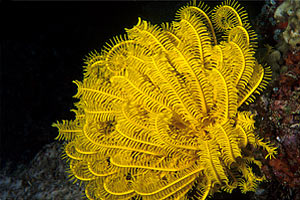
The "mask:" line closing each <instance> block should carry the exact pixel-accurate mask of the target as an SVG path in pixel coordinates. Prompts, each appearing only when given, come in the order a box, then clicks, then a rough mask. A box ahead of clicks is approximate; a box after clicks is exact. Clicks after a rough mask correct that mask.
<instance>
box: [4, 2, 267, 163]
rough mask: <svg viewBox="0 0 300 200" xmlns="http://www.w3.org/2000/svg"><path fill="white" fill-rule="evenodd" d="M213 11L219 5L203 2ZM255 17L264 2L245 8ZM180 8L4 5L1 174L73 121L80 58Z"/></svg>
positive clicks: (140, 4) (173, 4)
mask: <svg viewBox="0 0 300 200" xmlns="http://www.w3.org/2000/svg"><path fill="white" fill-rule="evenodd" d="M208 4H210V5H214V4H216V1H208ZM241 4H242V5H243V6H244V7H246V9H247V11H248V12H249V17H250V18H251V17H256V15H258V13H259V12H260V9H261V7H262V5H263V4H264V1H245V2H241ZM183 5H186V3H185V2H183V1H181V2H180V1H98V2H93V1H92V2H88V3H84V2H52V3H51V2H42V1H41V2H24V1H21V2H6V3H3V2H2V3H1V7H0V15H1V21H2V22H1V35H2V36H1V71H0V81H1V82H0V98H1V99H0V103H1V104H0V105H1V107H0V109H1V110H0V112H1V119H0V121H1V129H0V131H1V132H0V133H1V138H0V139H1V147H0V148H1V154H0V163H1V167H3V166H4V165H5V163H6V162H8V161H10V162H13V163H14V165H13V166H17V165H18V164H19V163H26V162H29V161H30V160H31V159H32V158H33V156H34V155H35V154H36V153H37V152H38V151H39V150H40V149H41V147H42V146H44V145H45V144H48V143H51V142H53V140H54V138H55V137H56V135H57V129H55V128H52V127H51V124H52V123H53V122H55V121H56V120H62V119H72V117H73V114H72V113H70V112H69V110H70V109H71V108H72V104H73V102H74V100H73V99H72V96H73V95H74V94H75V93H76V87H75V85H74V84H72V80H81V78H82V67H81V66H82V65H83V58H84V57H85V55H87V54H88V53H89V52H90V51H92V50H94V49H96V50H100V49H101V47H102V46H103V45H104V44H105V42H106V41H108V40H109V39H110V38H112V37H113V36H115V35H120V34H124V33H125V31H124V28H131V27H132V26H134V25H135V24H136V23H137V17H142V19H146V20H148V21H151V22H152V23H153V24H156V23H158V24H159V23H161V22H164V21H172V20H173V17H174V15H175V12H176V10H177V9H179V8H180V7H181V6H183Z"/></svg>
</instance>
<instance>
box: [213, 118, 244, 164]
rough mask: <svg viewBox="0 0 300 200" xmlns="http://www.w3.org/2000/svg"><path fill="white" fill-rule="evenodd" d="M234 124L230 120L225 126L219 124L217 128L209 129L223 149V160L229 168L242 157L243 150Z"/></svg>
mask: <svg viewBox="0 0 300 200" xmlns="http://www.w3.org/2000/svg"><path fill="white" fill-rule="evenodd" d="M232 123H233V122H232V121H230V120H228V121H227V122H225V123H224V124H221V125H219V124H218V125H217V127H215V126H213V127H210V129H209V131H210V132H211V134H212V135H214V136H215V139H216V141H217V143H218V144H219V146H220V148H221V149H222V152H221V154H222V160H223V161H224V163H225V164H226V166H228V167H229V168H230V166H231V164H232V163H234V162H236V158H238V157H241V150H240V148H239V147H238V143H237V141H236V138H237V132H236V130H235V128H234V127H233V126H232Z"/></svg>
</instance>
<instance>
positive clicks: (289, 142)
mask: <svg viewBox="0 0 300 200" xmlns="http://www.w3.org/2000/svg"><path fill="white" fill-rule="evenodd" d="M285 62H286V65H288V66H289V69H288V71H287V72H285V73H282V74H281V75H280V77H279V80H278V81H277V82H276V83H275V85H277V87H275V88H276V89H274V90H273V91H274V93H273V94H272V98H271V102H270V110H271V113H270V115H271V117H270V119H271V121H272V122H273V125H274V126H275V127H274V129H273V130H274V132H273V134H275V135H276V139H277V141H278V142H279V144H280V148H279V151H280V154H279V155H278V156H277V158H276V159H274V160H271V161H269V162H268V163H267V164H266V165H265V166H264V167H263V170H264V172H265V173H266V175H267V177H268V178H271V177H272V176H273V177H275V178H276V179H277V181H279V182H280V183H281V184H283V185H286V186H288V187H290V188H291V189H293V191H294V193H295V194H299V195H300V190H299V188H300V134H299V132H300V64H298V63H300V52H296V53H292V52H290V53H289V54H288V56H287V57H286V59H285ZM297 197H298V196H297Z"/></svg>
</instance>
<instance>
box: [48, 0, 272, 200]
mask: <svg viewBox="0 0 300 200" xmlns="http://www.w3.org/2000/svg"><path fill="white" fill-rule="evenodd" d="M126 32H127V34H126V35H125V36H122V37H115V38H114V39H113V40H112V41H111V42H110V43H108V44H107V45H106V46H105V47H104V48H103V50H102V51H101V52H100V53H98V52H92V53H90V54H89V56H87V59H86V62H85V64H86V65H85V66H84V70H85V72H84V79H83V81H74V82H75V84H76V85H77V86H78V92H77V94H76V95H75V98H78V99H79V101H78V102H76V103H75V106H76V109H74V110H72V111H74V112H75V115H76V118H75V120H71V121H65V120H63V121H62V122H57V123H55V124H53V126H54V127H57V128H58V129H59V135H58V137H57V139H59V140H65V141H66V143H65V147H64V152H65V154H64V157H65V158H67V159H68V160H69V165H70V169H69V172H70V176H71V177H72V178H74V179H75V180H80V181H83V182H85V194H86V196H87V197H88V198H89V199H116V200H117V199H136V200H156V199H165V200H167V199H177V200H181V199H182V200H183V199H189V198H194V199H205V198H206V197H207V196H209V195H213V194H214V193H215V192H218V191H226V192H229V193H231V192H232V190H233V189H235V188H239V189H240V190H241V191H242V192H247V191H254V190H255V188H256V187H257V185H258V183H259V182H261V181H263V180H264V179H265V177H264V176H258V175H256V174H255V173H254V172H253V170H252V166H253V165H257V166H258V167H259V168H260V167H261V165H262V164H261V162H260V161H259V160H256V159H255V158H254V155H253V148H263V149H264V150H266V152H267V155H266V158H267V157H269V158H272V157H274V155H275V154H276V147H273V146H272V145H270V143H269V142H264V141H263V140H262V139H260V137H259V136H258V134H257V133H255V127H254V122H255V121H254V119H253V115H252V114H251V113H250V112H248V111H240V110H239V107H240V106H241V105H242V104H249V103H251V102H253V101H254V99H255V96H254V94H257V93H258V94H259V93H260V92H261V91H262V90H263V89H264V88H265V87H266V85H267V83H268V81H269V80H270V78H271V70H270V68H269V67H266V66H262V65H261V64H259V63H258V62H257V60H256V59H255V57H254V53H255V50H256V47H257V37H256V34H255V32H254V31H253V30H252V29H251V26H250V24H249V22H248V20H247V13H246V12H245V11H244V9H243V8H242V7H241V6H240V5H239V4H238V3H237V2H235V1H225V2H223V3H222V4H221V5H219V6H216V7H215V8H214V9H212V10H211V11H209V8H208V6H206V5H205V4H204V3H202V2H200V3H199V4H198V5H197V4H196V3H195V2H192V3H189V4H188V5H187V6H184V7H182V8H181V9H179V10H178V12H177V14H176V19H175V20H174V21H173V22H172V23H164V24H162V25H161V26H157V25H152V24H150V23H149V22H147V21H144V20H142V19H140V18H139V19H138V23H137V25H135V26H134V27H133V28H131V29H126Z"/></svg>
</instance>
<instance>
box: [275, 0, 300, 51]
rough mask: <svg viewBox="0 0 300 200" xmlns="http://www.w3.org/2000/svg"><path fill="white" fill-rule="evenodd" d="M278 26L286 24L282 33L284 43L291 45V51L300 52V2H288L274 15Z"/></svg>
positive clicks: (288, 0) (290, 0) (293, 0)
mask: <svg viewBox="0 0 300 200" xmlns="http://www.w3.org/2000/svg"><path fill="white" fill-rule="evenodd" d="M274 18H275V19H276V20H277V21H278V22H279V23H278V24H286V28H285V30H284V31H283V33H282V37H283V39H284V41H285V42H286V43H287V44H289V46H290V48H291V50H293V51H299V50H300V1H295V0H286V1H285V2H283V3H282V4H281V5H280V6H278V8H277V9H276V11H275V13H274Z"/></svg>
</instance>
